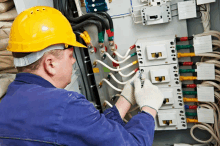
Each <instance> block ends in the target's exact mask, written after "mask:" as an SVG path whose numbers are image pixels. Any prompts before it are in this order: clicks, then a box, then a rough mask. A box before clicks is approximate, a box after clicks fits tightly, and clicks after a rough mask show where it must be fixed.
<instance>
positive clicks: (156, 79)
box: [155, 76, 165, 82]
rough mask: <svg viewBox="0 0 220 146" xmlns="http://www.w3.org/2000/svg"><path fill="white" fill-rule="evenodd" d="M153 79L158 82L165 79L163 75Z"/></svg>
mask: <svg viewBox="0 0 220 146" xmlns="http://www.w3.org/2000/svg"><path fill="white" fill-rule="evenodd" d="M155 81H159V82H162V81H165V76H161V77H155Z"/></svg>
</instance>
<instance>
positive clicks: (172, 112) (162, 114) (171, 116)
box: [155, 109, 187, 130]
mask: <svg viewBox="0 0 220 146" xmlns="http://www.w3.org/2000/svg"><path fill="white" fill-rule="evenodd" d="M163 120H172V124H170V125H166V124H163ZM177 129H187V123H186V116H185V111H184V109H169V110H159V111H158V115H157V116H156V119H155V130H177Z"/></svg>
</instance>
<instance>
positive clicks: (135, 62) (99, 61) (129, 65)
mask: <svg viewBox="0 0 220 146" xmlns="http://www.w3.org/2000/svg"><path fill="white" fill-rule="evenodd" d="M94 62H98V63H100V64H102V65H103V66H105V67H106V68H108V69H110V70H111V71H121V70H124V69H126V68H129V67H131V66H132V65H135V64H137V63H138V61H137V60H136V61H134V62H132V63H130V64H128V65H126V66H124V67H122V68H119V69H115V68H111V67H110V66H108V65H107V64H105V63H104V62H102V61H101V60H95V61H94Z"/></svg>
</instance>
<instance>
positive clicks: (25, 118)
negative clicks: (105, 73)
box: [0, 6, 163, 146]
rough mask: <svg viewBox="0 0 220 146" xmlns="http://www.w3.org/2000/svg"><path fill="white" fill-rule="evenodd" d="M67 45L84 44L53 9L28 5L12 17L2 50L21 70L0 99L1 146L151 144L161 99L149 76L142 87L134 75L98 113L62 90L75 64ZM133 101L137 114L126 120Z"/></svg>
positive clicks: (79, 45) (80, 99)
mask: <svg viewBox="0 0 220 146" xmlns="http://www.w3.org/2000/svg"><path fill="white" fill-rule="evenodd" d="M68 46H73V47H84V46H83V45H82V44H80V43H78V42H77V41H76V38H75V34H74V33H73V32H72V29H71V25H70V24H69V22H68V20H67V19H66V18H65V17H64V16H63V15H62V14H61V13H60V12H59V11H58V10H56V9H54V8H50V7H43V6H38V7H33V8H30V9H28V10H25V11H24V12H22V13H21V14H19V15H18V17H17V18H16V19H15V21H14V23H13V26H12V29H11V33H10V40H9V45H8V48H7V49H8V50H9V51H12V52H13V55H14V57H15V60H14V63H15V66H16V67H17V69H18V70H19V72H20V73H18V74H17V75H16V79H15V81H14V82H12V83H11V84H10V85H9V87H8V90H7V93H6V95H5V96H4V98H3V99H2V101H1V103H0V117H1V118H0V145H1V146H3V145H13V146H25V145H28V146H29V145H34V146H38V145H39V146H41V145H45V146H49V145H70V146H87V145H88V146H138V145H152V142H153V136H154V118H155V115H156V112H157V111H158V109H159V108H160V106H161V104H162V101H163V96H162V94H161V93H160V91H159V90H158V88H157V87H156V86H153V85H152V84H151V83H150V81H149V80H144V85H143V88H142V87H141V80H140V78H138V75H136V76H135V78H134V81H129V82H128V83H127V84H126V85H125V87H124V89H123V91H122V93H121V97H120V98H119V99H118V101H117V103H116V105H115V106H114V107H113V108H109V109H107V110H106V111H105V112H104V114H100V113H99V111H98V110H97V109H95V108H94V106H93V104H91V103H90V102H89V101H87V100H86V98H85V97H84V96H83V95H81V94H79V93H76V92H72V91H66V90H64V89H62V88H64V87H66V85H68V84H69V83H70V82H71V74H72V65H73V64H74V63H75V59H74V58H73V49H74V48H73V47H68ZM133 82H134V83H133ZM133 84H134V87H133ZM134 88H135V91H134ZM134 94H135V98H134ZM135 103H137V104H138V105H139V106H140V108H141V110H142V112H141V113H139V114H137V115H136V116H134V117H133V118H132V119H131V120H130V121H129V122H128V123H127V124H125V123H124V122H123V121H122V119H123V118H124V116H125V114H126V113H127V112H128V110H129V109H130V107H131V105H134V104H135Z"/></svg>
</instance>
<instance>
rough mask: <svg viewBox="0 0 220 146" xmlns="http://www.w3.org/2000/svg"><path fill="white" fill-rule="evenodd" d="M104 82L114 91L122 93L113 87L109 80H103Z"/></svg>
mask: <svg viewBox="0 0 220 146" xmlns="http://www.w3.org/2000/svg"><path fill="white" fill-rule="evenodd" d="M102 81H104V82H106V83H107V84H108V85H109V86H110V87H111V88H112V89H114V90H115V91H118V92H122V90H121V89H119V88H116V87H115V86H113V85H112V84H111V83H110V82H109V81H108V80H106V79H102Z"/></svg>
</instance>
